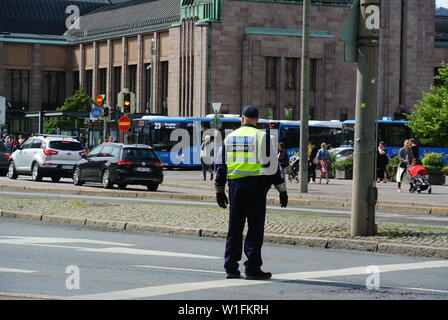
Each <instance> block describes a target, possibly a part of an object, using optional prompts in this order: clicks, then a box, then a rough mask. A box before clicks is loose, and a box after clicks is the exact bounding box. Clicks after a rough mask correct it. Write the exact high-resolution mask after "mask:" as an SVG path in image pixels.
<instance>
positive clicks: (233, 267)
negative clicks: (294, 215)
mask: <svg viewBox="0 0 448 320" xmlns="http://www.w3.org/2000/svg"><path fill="white" fill-rule="evenodd" d="M258 119H259V111H258V109H257V108H256V107H253V106H246V107H245V108H244V109H243V112H242V120H241V127H240V128H239V129H237V130H235V131H233V132H232V133H231V134H229V135H228V136H227V138H226V139H225V141H224V145H223V146H222V147H221V148H220V153H221V154H220V156H218V157H217V159H220V160H221V161H220V162H219V163H217V172H216V180H215V187H216V200H217V203H218V205H219V206H220V207H222V208H227V205H228V204H229V199H230V213H229V229H228V233H227V240H226V248H225V262H224V269H225V271H226V273H227V278H228V279H235V278H240V277H241V274H240V271H239V270H238V268H239V261H240V260H241V258H242V252H243V230H244V225H245V223H246V220H247V224H248V229H247V235H246V238H245V241H244V253H245V255H246V257H247V260H246V261H245V262H244V266H245V274H246V279H250V280H267V279H270V278H271V276H272V274H271V273H270V272H263V271H262V270H261V266H262V264H263V261H262V258H261V247H262V245H263V236H264V224H265V217H266V198H267V193H268V191H269V189H270V187H271V185H272V184H273V185H274V186H275V188H276V189H277V191H278V192H279V194H280V204H281V206H282V207H286V206H287V204H288V193H287V191H286V184H285V180H284V179H283V178H282V176H281V173H280V169H279V165H278V158H277V156H276V155H277V153H276V152H275V150H274V148H272V146H273V143H271V141H270V137H269V136H268V135H267V134H266V132H264V131H262V130H258V129H257V123H258ZM263 150H265V152H263ZM227 181H228V182H229V199H228V198H227V196H226V194H225V184H226V182H227Z"/></svg>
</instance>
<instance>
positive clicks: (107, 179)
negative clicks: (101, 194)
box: [101, 169, 114, 189]
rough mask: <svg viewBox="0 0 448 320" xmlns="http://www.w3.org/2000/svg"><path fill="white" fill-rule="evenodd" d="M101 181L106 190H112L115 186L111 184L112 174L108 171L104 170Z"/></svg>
mask: <svg viewBox="0 0 448 320" xmlns="http://www.w3.org/2000/svg"><path fill="white" fill-rule="evenodd" d="M101 181H102V184H103V188H104V189H111V188H112V187H113V186H114V184H113V183H112V182H110V172H109V170H107V169H106V170H104V172H103V177H102V178H101Z"/></svg>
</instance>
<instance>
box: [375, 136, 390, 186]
mask: <svg viewBox="0 0 448 320" xmlns="http://www.w3.org/2000/svg"><path fill="white" fill-rule="evenodd" d="M388 163H389V158H388V157H387V151H386V148H385V144H384V142H383V141H381V142H380V144H379V145H378V149H377V155H376V182H381V181H383V182H384V183H387V172H386V166H387V164H388Z"/></svg>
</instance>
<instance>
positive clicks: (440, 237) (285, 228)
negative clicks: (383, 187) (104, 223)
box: [0, 198, 448, 248]
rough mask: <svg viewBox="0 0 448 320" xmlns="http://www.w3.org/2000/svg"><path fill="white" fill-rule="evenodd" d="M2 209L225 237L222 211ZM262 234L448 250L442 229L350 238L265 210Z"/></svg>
mask: <svg viewBox="0 0 448 320" xmlns="http://www.w3.org/2000/svg"><path fill="white" fill-rule="evenodd" d="M0 208H1V210H3V211H7V210H12V211H17V212H24V213H33V214H44V215H56V216H66V217H75V218H76V217H78V218H89V219H98V220H111V221H117V222H118V221H121V222H128V223H129V222H133V223H142V224H154V225H159V226H172V227H184V228H198V229H205V230H213V231H215V232H216V233H217V234H221V236H222V235H223V234H225V232H226V230H227V222H228V210H224V209H220V208H212V207H211V208H207V207H190V206H189V207H184V206H176V205H148V204H135V205H129V204H126V205H120V204H110V203H104V202H92V201H83V200H45V201H42V200H39V199H1V198H0ZM266 233H267V234H282V235H291V236H310V237H327V238H328V237H329V238H338V239H355V240H373V241H376V242H388V243H390V242H392V243H400V244H410V245H425V246H433V247H445V248H446V247H447V246H448V227H439V226H437V227H435V226H425V225H407V224H397V223H379V224H378V235H377V236H374V237H358V238H351V237H350V220H344V219H337V218H324V217H316V216H307V215H295V214H294V215H293V214H286V213H279V212H275V210H271V211H268V214H267V219H266Z"/></svg>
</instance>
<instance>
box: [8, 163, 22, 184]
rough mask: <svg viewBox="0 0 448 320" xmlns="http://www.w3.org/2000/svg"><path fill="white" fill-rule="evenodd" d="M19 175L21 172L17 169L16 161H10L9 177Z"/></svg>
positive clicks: (15, 177)
mask: <svg viewBox="0 0 448 320" xmlns="http://www.w3.org/2000/svg"><path fill="white" fill-rule="evenodd" d="M18 176H19V174H18V173H17V171H16V167H15V165H14V161H11V162H10V163H9V167H8V178H9V179H14V180H15V179H17V177H18Z"/></svg>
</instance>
